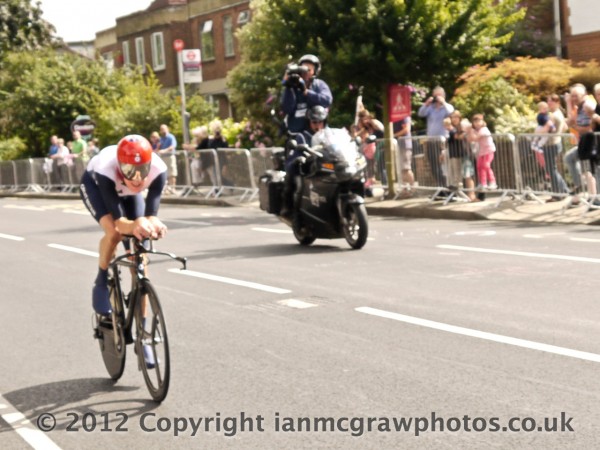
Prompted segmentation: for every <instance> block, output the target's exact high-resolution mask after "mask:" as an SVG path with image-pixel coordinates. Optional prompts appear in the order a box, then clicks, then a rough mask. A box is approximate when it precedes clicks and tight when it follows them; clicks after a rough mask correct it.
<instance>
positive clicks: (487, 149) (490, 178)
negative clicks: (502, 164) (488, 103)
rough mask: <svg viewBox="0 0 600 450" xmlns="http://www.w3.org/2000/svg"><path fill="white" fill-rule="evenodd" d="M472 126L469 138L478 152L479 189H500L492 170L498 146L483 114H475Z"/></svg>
mask: <svg viewBox="0 0 600 450" xmlns="http://www.w3.org/2000/svg"><path fill="white" fill-rule="evenodd" d="M471 122H472V125H471V128H470V129H469V133H468V137H469V141H470V142H475V143H476V144H477V146H478V150H477V178H478V179H479V186H478V187H479V188H481V189H485V188H486V187H487V188H488V189H498V185H497V184H496V177H495V176H494V171H493V170H492V161H493V160H494V154H495V152H496V145H495V144H494V140H493V139H492V133H491V132H490V130H489V128H488V127H487V124H486V123H485V121H484V120H483V114H474V115H473V117H472V119H471Z"/></svg>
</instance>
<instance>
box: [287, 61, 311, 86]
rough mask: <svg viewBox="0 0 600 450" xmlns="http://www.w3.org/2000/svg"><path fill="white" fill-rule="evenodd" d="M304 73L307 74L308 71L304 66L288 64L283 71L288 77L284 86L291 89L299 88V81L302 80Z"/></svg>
mask: <svg viewBox="0 0 600 450" xmlns="http://www.w3.org/2000/svg"><path fill="white" fill-rule="evenodd" d="M306 72H308V69H307V68H306V67H305V66H300V65H298V64H295V63H293V64H288V66H287V67H286V69H285V73H286V74H287V76H288V78H287V80H286V82H285V85H286V86H287V87H291V88H296V87H299V86H300V85H301V84H302V82H301V81H300V80H302V75H304V74H305V73H306Z"/></svg>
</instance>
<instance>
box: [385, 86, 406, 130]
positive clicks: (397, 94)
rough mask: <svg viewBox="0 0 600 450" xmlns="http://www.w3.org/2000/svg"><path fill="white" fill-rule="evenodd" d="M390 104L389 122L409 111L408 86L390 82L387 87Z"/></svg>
mask: <svg viewBox="0 0 600 450" xmlns="http://www.w3.org/2000/svg"><path fill="white" fill-rule="evenodd" d="M388 100H389V104H390V122H398V121H399V120H402V119H404V118H406V117H408V116H410V112H411V103H410V88H409V87H408V86H402V85H401V84H390V85H389V87H388Z"/></svg>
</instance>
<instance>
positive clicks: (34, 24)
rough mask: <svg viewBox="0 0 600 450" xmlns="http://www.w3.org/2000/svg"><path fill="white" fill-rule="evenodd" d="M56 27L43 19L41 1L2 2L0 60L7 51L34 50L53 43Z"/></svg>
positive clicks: (4, 0) (0, 7) (5, 0)
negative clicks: (33, 2)
mask: <svg viewBox="0 0 600 450" xmlns="http://www.w3.org/2000/svg"><path fill="white" fill-rule="evenodd" d="M54 31H55V30H54V27H53V26H52V25H50V24H49V23H47V22H45V21H44V20H43V19H42V10H41V9H40V2H36V3H35V4H32V3H31V1H30V0H3V1H2V2H0V61H2V59H4V56H5V54H6V52H8V51H18V50H33V49H37V48H41V47H44V46H47V45H50V44H51V43H52V33H53V32H54Z"/></svg>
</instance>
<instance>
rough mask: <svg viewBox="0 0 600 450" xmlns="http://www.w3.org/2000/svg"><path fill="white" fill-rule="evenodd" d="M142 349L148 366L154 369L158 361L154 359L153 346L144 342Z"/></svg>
mask: <svg viewBox="0 0 600 450" xmlns="http://www.w3.org/2000/svg"><path fill="white" fill-rule="evenodd" d="M142 351H143V352H144V361H145V362H146V367H147V368H148V369H154V366H156V361H155V360H154V352H153V351H152V346H151V345H148V344H144V345H143V346H142Z"/></svg>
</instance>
